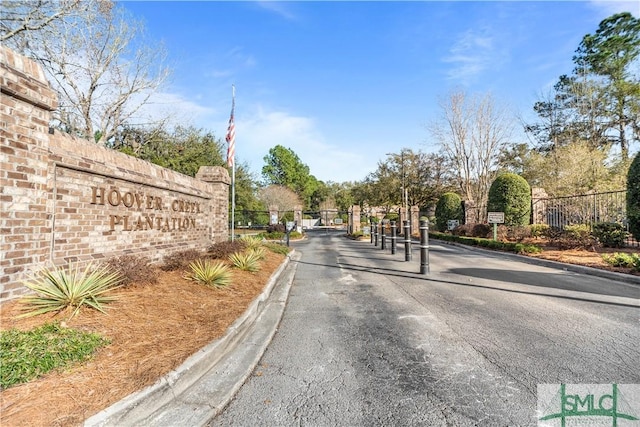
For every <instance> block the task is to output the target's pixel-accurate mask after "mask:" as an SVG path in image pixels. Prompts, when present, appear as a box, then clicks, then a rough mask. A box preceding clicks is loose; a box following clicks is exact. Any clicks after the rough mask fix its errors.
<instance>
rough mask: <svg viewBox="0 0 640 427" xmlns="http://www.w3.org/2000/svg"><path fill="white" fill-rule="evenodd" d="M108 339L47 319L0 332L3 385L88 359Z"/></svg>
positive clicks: (34, 377)
mask: <svg viewBox="0 0 640 427" xmlns="http://www.w3.org/2000/svg"><path fill="white" fill-rule="evenodd" d="M107 344H109V340H107V339H105V338H103V337H101V336H100V335H98V334H93V333H86V332H81V331H78V330H75V329H70V328H63V327H61V326H60V325H58V324H54V323H48V324H45V325H42V326H39V327H37V328H35V329H32V330H30V331H20V330H17V329H9V330H6V331H2V332H0V389H6V388H8V387H10V386H12V385H16V384H23V383H26V382H28V381H31V380H33V379H36V378H38V377H40V376H42V375H44V374H46V373H48V372H50V371H52V370H53V369H56V368H60V367H64V366H68V365H70V364H71V363H73V362H81V361H84V360H87V359H88V358H90V357H91V355H92V354H93V353H94V352H95V351H96V350H97V349H98V348H100V347H103V346H105V345H107Z"/></svg>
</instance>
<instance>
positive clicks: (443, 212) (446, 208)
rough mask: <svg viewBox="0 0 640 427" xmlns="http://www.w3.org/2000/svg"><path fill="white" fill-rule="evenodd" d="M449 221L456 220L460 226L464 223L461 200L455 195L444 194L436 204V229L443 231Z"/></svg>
mask: <svg viewBox="0 0 640 427" xmlns="http://www.w3.org/2000/svg"><path fill="white" fill-rule="evenodd" d="M450 219H454V220H456V219H457V220H458V221H460V224H463V223H464V209H463V208H462V199H461V198H460V196H459V195H457V194H456V193H444V194H443V195H442V196H440V199H438V203H437V204H436V228H437V229H438V230H439V231H445V230H446V229H447V221H449V220H450Z"/></svg>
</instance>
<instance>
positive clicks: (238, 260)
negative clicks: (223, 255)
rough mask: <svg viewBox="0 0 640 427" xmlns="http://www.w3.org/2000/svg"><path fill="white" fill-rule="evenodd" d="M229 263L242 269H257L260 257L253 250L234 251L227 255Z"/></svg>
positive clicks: (252, 270)
mask: <svg viewBox="0 0 640 427" xmlns="http://www.w3.org/2000/svg"><path fill="white" fill-rule="evenodd" d="M229 260H231V263H232V264H233V265H234V266H235V267H236V268H239V269H240V270H243V271H251V272H254V271H258V270H259V269H260V258H259V256H258V255H256V253H255V252H254V251H246V252H234V253H232V254H231V255H229Z"/></svg>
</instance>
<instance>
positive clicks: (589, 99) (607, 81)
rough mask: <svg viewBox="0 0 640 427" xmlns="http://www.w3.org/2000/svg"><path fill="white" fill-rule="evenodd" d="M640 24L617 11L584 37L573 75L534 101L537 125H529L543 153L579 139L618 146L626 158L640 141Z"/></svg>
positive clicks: (597, 145) (597, 146) (576, 56)
mask: <svg viewBox="0 0 640 427" xmlns="http://www.w3.org/2000/svg"><path fill="white" fill-rule="evenodd" d="M639 55H640V20H639V19H637V18H634V17H633V16H632V15H631V14H630V13H619V14H616V15H612V16H611V17H609V18H606V19H605V20H603V21H602V22H601V23H600V25H599V27H598V30H597V31H596V32H595V34H587V35H585V36H584V37H583V39H582V41H581V43H580V45H579V46H578V48H577V50H576V53H575V55H574V57H573V62H574V64H575V68H574V70H573V72H572V74H571V75H568V76H567V75H563V76H560V78H559V81H558V83H557V84H556V85H555V86H554V93H553V94H552V95H551V96H549V97H548V98H547V99H546V100H542V101H539V102H537V103H536V104H535V105H534V110H535V111H536V113H538V116H539V118H540V122H538V123H535V124H532V125H527V126H526V130H527V131H528V132H529V133H530V134H532V135H533V136H534V137H535V138H536V140H537V141H538V143H539V144H540V145H539V146H540V147H541V148H542V149H554V148H555V147H557V146H559V145H565V144H568V143H573V142H577V141H586V142H587V143H589V144H590V146H591V147H592V148H601V149H608V148H610V147H611V146H618V147H619V148H620V155H621V158H622V159H623V160H626V159H627V158H628V154H629V147H630V145H631V143H633V142H637V141H638V139H639V137H640V118H639V117H640V80H639V78H640V76H639V75H638V73H637V62H638V57H639Z"/></svg>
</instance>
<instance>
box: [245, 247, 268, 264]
mask: <svg viewBox="0 0 640 427" xmlns="http://www.w3.org/2000/svg"><path fill="white" fill-rule="evenodd" d="M247 251H248V252H253V254H254V255H255V256H256V257H257V258H258V260H259V261H262V260H263V259H264V257H266V256H267V250H266V249H265V248H264V246H256V247H254V248H249V249H247Z"/></svg>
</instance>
